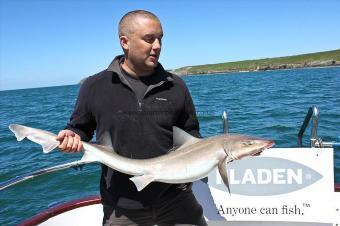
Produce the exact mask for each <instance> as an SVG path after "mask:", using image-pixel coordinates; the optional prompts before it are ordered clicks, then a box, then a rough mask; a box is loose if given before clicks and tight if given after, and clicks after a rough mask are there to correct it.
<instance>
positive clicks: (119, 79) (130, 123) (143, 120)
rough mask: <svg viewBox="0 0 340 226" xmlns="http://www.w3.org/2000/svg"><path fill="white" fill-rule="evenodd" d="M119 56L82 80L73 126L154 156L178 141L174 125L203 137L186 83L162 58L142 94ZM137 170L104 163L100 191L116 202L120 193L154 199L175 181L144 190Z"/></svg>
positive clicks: (129, 152) (146, 201)
mask: <svg viewBox="0 0 340 226" xmlns="http://www.w3.org/2000/svg"><path fill="white" fill-rule="evenodd" d="M122 57H123V56H117V57H116V58H115V59H114V60H113V61H112V63H111V64H110V66H109V67H108V69H106V70H104V71H102V72H99V73H98V74H96V75H93V76H90V77H89V78H87V79H86V80H85V81H84V83H83V84H82V86H81V88H80V91H79V95H78V99H77V102H76V105H75V109H74V112H73V114H72V116H71V118H70V122H69V123H68V124H67V127H66V128H67V129H70V130H72V131H74V132H75V133H77V134H79V135H80V136H81V139H82V140H83V141H90V140H91V139H92V137H93V135H94V132H96V142H97V143H103V137H104V134H107V133H108V134H110V135H111V143H112V145H113V148H114V150H115V151H116V152H117V153H118V154H120V155H122V156H125V157H128V158H135V159H145V158H152V157H156V156H160V155H163V154H166V153H167V152H168V151H169V150H170V149H171V148H172V147H173V141H172V126H177V127H179V128H182V129H183V130H185V131H187V132H188V133H190V134H192V135H193V136H196V137H199V124H198V121H197V118H196V113H195V108H194V105H193V102H192V99H191V96H190V93H189V91H188V88H187V87H186V85H185V83H184V82H183V80H182V79H181V78H179V77H178V76H176V75H173V74H170V73H168V72H166V71H165V70H164V69H163V67H162V66H161V65H160V64H159V65H158V67H157V68H156V71H155V73H156V77H157V78H158V79H159V81H157V82H156V83H155V84H154V85H151V86H149V88H148V90H147V91H146V93H145V95H144V98H143V99H142V100H141V101H138V99H137V96H136V94H135V93H134V92H133V90H132V89H131V87H130V85H129V84H128V82H127V81H126V79H125V78H124V76H123V75H122V71H121V67H120V65H119V64H120V62H121V61H122ZM130 177H131V176H129V175H126V174H123V173H120V172H118V171H115V170H112V169H110V168H108V167H107V166H104V165H103V166H102V175H101V183H100V191H101V195H102V201H103V203H104V204H106V205H110V206H114V205H115V204H116V203H117V201H118V199H119V198H120V197H124V198H128V199H133V200H136V201H139V202H141V203H142V204H143V205H144V206H145V205H151V204H152V203H154V202H155V201H157V200H158V199H160V198H162V196H164V194H166V193H167V191H169V190H172V191H173V190H174V188H173V187H174V186H171V185H169V184H164V183H158V182H153V183H151V184H150V185H148V186H147V187H146V188H145V189H144V190H142V191H141V192H138V191H137V189H136V187H135V185H134V184H133V183H132V182H131V181H130V180H129V178H130Z"/></svg>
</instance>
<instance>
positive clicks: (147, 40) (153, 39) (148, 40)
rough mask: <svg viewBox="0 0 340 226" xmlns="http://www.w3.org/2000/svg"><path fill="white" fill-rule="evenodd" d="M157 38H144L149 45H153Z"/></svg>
mask: <svg viewBox="0 0 340 226" xmlns="http://www.w3.org/2000/svg"><path fill="white" fill-rule="evenodd" d="M155 39H156V38H155V37H146V38H144V41H146V42H147V43H149V44H152V43H153V42H154V41H155Z"/></svg>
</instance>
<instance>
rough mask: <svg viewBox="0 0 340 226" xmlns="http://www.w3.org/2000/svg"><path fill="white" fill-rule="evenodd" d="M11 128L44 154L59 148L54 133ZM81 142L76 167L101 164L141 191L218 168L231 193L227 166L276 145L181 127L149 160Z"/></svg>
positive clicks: (253, 138)
mask: <svg viewBox="0 0 340 226" xmlns="http://www.w3.org/2000/svg"><path fill="white" fill-rule="evenodd" d="M9 129H10V130H11V131H12V132H13V133H14V134H15V136H16V138H17V140H18V141H21V140H23V139H24V138H27V139H29V140H31V141H33V142H35V143H38V144H40V145H41V146H42V149H43V152H44V153H49V152H51V151H52V150H54V149H56V148H57V147H58V146H59V141H57V140H56V137H57V135H56V134H53V133H51V132H48V131H45V130H41V129H36V128H31V127H28V126H23V125H18V124H11V125H10V126H9ZM82 143H83V152H84V154H83V156H82V158H81V159H80V160H78V161H77V164H79V165H81V164H87V163H92V162H99V163H102V164H105V165H106V166H108V167H110V168H112V169H114V170H117V171H120V172H122V173H125V174H129V175H132V177H131V178H130V180H131V181H132V182H133V183H134V184H135V185H136V188H137V190H138V191H141V190H142V189H144V188H145V187H146V186H147V185H148V184H150V183H151V182H154V181H158V182H163V183H170V184H182V183H188V182H193V181H197V180H200V179H202V178H205V177H206V176H207V175H208V174H209V173H210V171H212V170H214V169H215V168H218V171H219V173H220V175H221V178H222V181H223V182H224V184H225V185H226V187H227V188H228V191H229V193H230V186H229V179H228V170H227V165H228V163H229V162H231V161H235V160H238V159H242V158H245V157H247V156H252V155H258V154H259V153H261V152H262V151H263V150H265V149H268V148H270V147H272V146H273V145H274V141H273V140H266V139H262V138H257V137H251V136H247V135H241V134H233V133H227V134H221V135H216V136H212V137H207V138H197V137H194V136H192V135H190V134H189V133H187V132H185V131H184V130H182V129H180V128H178V127H173V145H174V148H172V149H171V151H169V152H168V153H167V154H164V155H161V156H159V157H154V158H149V159H132V158H127V157H123V156H120V155H119V154H118V153H117V152H116V151H115V150H114V149H113V148H112V145H110V144H106V145H100V144H95V143H88V142H82Z"/></svg>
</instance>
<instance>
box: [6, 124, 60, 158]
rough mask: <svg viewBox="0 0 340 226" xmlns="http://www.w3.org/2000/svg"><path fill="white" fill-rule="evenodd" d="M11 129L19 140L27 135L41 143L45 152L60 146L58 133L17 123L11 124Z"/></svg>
mask: <svg viewBox="0 0 340 226" xmlns="http://www.w3.org/2000/svg"><path fill="white" fill-rule="evenodd" d="M9 129H10V130H11V131H12V132H13V133H14V135H15V137H16V138H17V140H18V141H22V140H23V139H24V138H25V137H27V139H29V140H31V141H33V142H35V143H37V144H40V145H41V146H42V149H43V151H44V153H48V152H50V151H52V150H53V149H55V148H56V147H58V146H59V141H57V140H56V139H55V138H56V137H57V135H55V134H53V133H50V132H47V131H44V130H40V129H35V128H31V127H27V126H22V125H17V124H11V125H10V126H9Z"/></svg>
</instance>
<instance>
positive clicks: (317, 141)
mask: <svg viewBox="0 0 340 226" xmlns="http://www.w3.org/2000/svg"><path fill="white" fill-rule="evenodd" d="M319 115H320V112H319V109H318V108H317V107H316V106H312V107H310V108H309V109H308V112H307V114H306V117H305V120H304V121H303V123H302V126H301V128H300V131H299V134H298V140H297V145H298V147H302V136H303V134H304V133H305V131H306V128H307V126H308V123H309V122H310V119H311V118H312V117H313V118H312V129H311V137H310V147H312V148H332V147H339V146H340V142H325V141H323V140H322V139H321V138H320V137H318V123H319Z"/></svg>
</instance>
